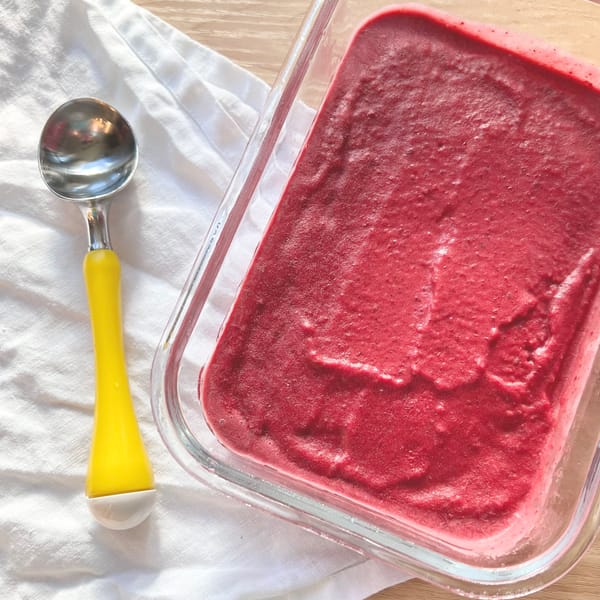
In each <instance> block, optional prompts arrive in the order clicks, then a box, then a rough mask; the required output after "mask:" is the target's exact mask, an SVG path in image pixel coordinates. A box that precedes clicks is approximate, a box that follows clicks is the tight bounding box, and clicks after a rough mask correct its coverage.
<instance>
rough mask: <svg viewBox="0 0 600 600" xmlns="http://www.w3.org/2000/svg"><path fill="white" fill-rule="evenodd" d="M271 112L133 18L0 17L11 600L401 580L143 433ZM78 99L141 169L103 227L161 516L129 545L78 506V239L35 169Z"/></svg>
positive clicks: (3, 365) (34, 2)
mask: <svg viewBox="0 0 600 600" xmlns="http://www.w3.org/2000/svg"><path fill="white" fill-rule="evenodd" d="M266 93H267V89H266V86H265V84H264V83H262V82H261V81H259V80H257V79H256V78H254V77H252V76H251V75H250V74H248V73H247V72H245V71H243V70H242V69H240V68H238V67H236V66H234V65H233V64H231V63H230V62H228V61H227V60H225V59H224V58H223V57H221V56H219V55H217V54H216V53H214V52H212V51H211V50H209V49H207V48H205V47H202V46H200V45H198V44H196V43H194V42H192V41H191V40H190V39H188V38H186V37H185V36H183V35H182V34H180V33H179V32H177V31H175V30H174V29H172V28H170V27H169V26H167V25H166V24H165V23H163V22H161V21H160V20H158V19H157V18H155V17H153V16H152V15H150V14H149V13H147V12H145V11H143V10H141V9H140V8H138V7H136V6H134V5H132V4H130V3H129V2H128V1H127V0H87V1H86V0H52V1H51V2H40V1H39V0H8V1H7V0H4V1H3V2H2V3H0V123H1V124H2V128H1V130H0V390H1V394H2V402H1V403H0V590H1V592H0V593H1V595H2V597H3V598H11V599H12V598H26V599H35V598H40V599H41V598H43V599H44V600H47V599H48V598H56V599H60V600H69V599H72V600H81V599H82V598H85V599H92V600H93V599H97V598H99V599H102V600H104V599H113V598H114V599H117V598H119V599H134V598H135V599H142V598H143V599H146V598H151V599H155V598H156V599H158V598H164V599H168V600H178V599H186V600H195V599H204V598H207V599H211V600H212V599H225V600H234V599H260V598H287V599H290V600H291V599H295V600H300V599H306V600H308V599H310V600H319V599H321V598H322V599H333V600H337V599H338V598H340V599H341V598H344V599H345V600H352V599H359V598H364V597H366V596H368V595H369V594H372V593H374V592H375V591H377V590H378V589H381V588H383V587H385V586H388V585H391V584H393V583H395V582H397V581H400V580H402V579H403V576H402V574H401V573H399V572H398V571H396V570H394V569H392V568H390V567H386V566H384V565H382V564H381V563H378V562H375V561H371V560H365V559H364V557H362V556H360V555H358V554H355V553H353V552H352V551H350V550H346V549H343V548H342V547H339V546H337V545H336V544H334V543H332V542H329V541H327V540H324V539H321V538H319V537H318V536H316V535H314V534H311V533H308V532H306V531H304V530H302V529H300V528H298V527H296V526H294V525H290V524H287V523H285V522H283V521H281V520H279V519H277V518H275V517H271V516H269V515H266V514H263V513H262V512H260V511H257V510H254V509H251V508H248V507H246V506H244V505H243V504H242V503H240V502H238V501H235V500H228V499H227V498H225V497H223V496H222V495H221V494H219V493H218V492H215V491H212V490H210V489H207V488H206V487H204V486H203V485H202V484H200V483H198V482H196V481H195V480H194V479H192V478H191V477H190V476H189V475H187V474H186V473H185V472H183V471H182V470H181V469H180V468H179V466H178V465H177V464H176V463H175V461H174V460H173V459H172V458H171V457H170V455H169V453H168V451H167V450H166V449H165V447H164V446H163V444H162V442H161V441H160V438H159V435H158V432H157V430H156V427H155V424H154V422H153V419H152V416H151V410H150V401H149V377H150V368H151V362H152V357H153V354H154V350H155V347H156V345H157V343H158V340H159V338H160V335H161V333H162V329H163V327H164V326H165V324H166V321H167V319H168V317H169V314H170V312H171V310H172V308H173V306H174V304H175V301H176V299H177V296H178V293H179V291H180V289H181V288H182V285H183V283H184V279H185V277H186V275H187V272H188V270H189V269H190V267H191V264H192V261H193V259H194V256H195V253H196V252H197V250H198V248H199V245H200V242H201V240H202V237H203V234H204V232H205V231H206V229H207V227H208V224H209V222H210V219H211V217H212V215H213V213H214V211H215V210H216V207H217V204H218V202H219V200H220V198H221V196H222V194H223V191H224V189H225V187H226V185H227V183H228V181H229V179H230V177H231V175H232V172H233V169H234V168H235V166H236V163H237V161H238V159H239V156H240V153H241V152H242V150H243V148H244V145H245V143H246V140H247V137H248V135H249V133H250V132H251V129H252V126H253V124H254V122H255V120H256V117H257V111H258V110H259V109H260V107H261V104H262V102H263V101H264V99H265V97H266ZM77 96H97V97H100V98H102V99H104V100H106V101H108V102H110V103H111V104H113V105H114V106H116V107H117V108H118V109H119V110H120V111H122V112H123V114H124V115H125V116H126V118H127V119H128V120H129V121H130V122H131V123H132V125H133V127H134V130H135V132H136V134H137V138H138V142H139V145H140V152H141V159H140V164H139V169H138V171H137V173H136V175H135V178H134V181H133V183H132V184H131V185H130V187H129V188H128V189H127V190H126V191H125V192H124V193H123V194H122V195H121V196H120V197H119V198H118V199H117V200H115V202H114V204H113V206H112V209H111V215H110V224H111V235H112V242H113V246H114V248H115V250H116V251H117V252H118V254H119V256H120V258H121V262H122V275H123V280H122V292H123V294H122V296H123V317H124V333H125V344H126V352H127V357H128V370H129V376H130V383H131V388H132V393H133V396H134V399H135V405H136V412H137V414H138V418H139V421H140V425H141V429H142V434H143V436H144V439H145V441H146V445H147V447H148V450H149V454H150V456H151V460H152V462H153V464H154V468H155V475H156V481H157V487H158V490H159V502H158V505H157V506H156V508H155V510H154V512H153V514H152V515H151V516H150V518H149V519H148V520H147V521H146V522H144V523H143V524H142V525H141V526H139V527H137V528H135V529H132V530H129V531H123V532H115V531H110V530H106V529H103V528H102V527H100V526H99V525H97V524H96V523H95V522H94V521H93V520H92V517H91V516H90V514H89V513H88V510H87V507H86V501H85V497H84V492H83V488H84V479H85V471H86V463H87V455H88V445H89V439H90V435H91V426H92V412H93V397H94V371H93V355H92V344H91V334H90V328H89V323H88V311H87V300H86V297H85V292H84V286H83V281H82V275H81V261H82V258H83V255H84V253H85V250H86V232H85V225H84V223H83V221H82V217H81V214H80V213H79V211H78V210H77V208H75V207H74V206H70V205H68V204H66V203H63V202H61V201H60V200H58V199H57V198H55V197H54V196H53V195H52V194H51V193H50V192H49V191H48V190H47V189H46V188H45V186H44V185H43V183H42V181H41V178H40V176H39V173H38V166H37V143H38V138H39V134H40V132H41V129H42V127H43V124H44V122H45V120H46V118H47V117H48V116H49V114H50V112H51V111H52V110H53V109H54V108H55V107H57V106H58V105H59V104H61V103H62V102H64V101H66V100H68V99H70V98H73V97H77Z"/></svg>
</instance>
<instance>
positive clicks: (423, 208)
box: [200, 7, 600, 538]
mask: <svg viewBox="0 0 600 600" xmlns="http://www.w3.org/2000/svg"><path fill="white" fill-rule="evenodd" d="M503 35H504V34H502V33H498V32H496V33H491V32H490V31H487V32H486V31H482V30H477V29H475V28H474V27H472V26H468V25H463V24H461V23H458V22H455V21H452V20H447V19H445V18H444V17H442V16H440V15H439V14H438V13H431V12H428V11H425V10H424V9H418V8H415V7H412V8H405V9H390V10H388V11H386V12H384V13H380V14H378V15H376V16H375V17H373V18H372V19H370V20H369V21H368V22H367V23H366V24H365V25H364V26H363V27H362V28H361V29H360V30H359V32H358V33H357V35H356V36H355V38H354V40H353V42H352V44H351V46H350V48H349V50H348V52H347V54H346V56H345V58H344V60H343V62H342V64H341V66H340V68H339V71H338V73H337V76H336V78H335V80H334V82H333V83H332V85H331V88H330V90H329V92H328V95H327V98H326V101H325V103H324V105H323V107H322V109H321V111H320V113H319V115H318V117H317V119H316V122H315V124H314V128H313V130H312V132H311V134H310V136H309V139H308V141H307V142H306V145H305V147H304V149H303V151H302V154H301V156H300V158H299V160H298V163H297V165H296V167H295V170H294V172H293V174H292V176H291V178H290V180H289V184H288V186H287V189H286V190H285V193H284V195H283V198H282V200H281V203H280V205H279V207H278V208H277V210H276V213H275V215H274V217H273V219H272V222H271V224H270V226H269V228H268V231H267V232H266V234H265V236H264V239H263V241H262V243H261V245H260V248H259V251H258V253H257V255H256V257H255V259H254V262H253V264H252V267H251V269H250V271H249V273H248V275H247V277H246V279H245V281H244V283H243V286H242V288H241V290H240V292H239V296H238V298H237V301H236V303H235V306H234V308H233V311H232V313H231V315H230V317H229V319H228V321H227V323H226V326H225V327H224V329H223V331H222V333H221V336H220V338H219V341H218V345H217V347H216V350H215V352H214V355H213V356H212V359H211V361H210V363H209V365H208V367H207V369H206V370H205V373H204V376H203V378H202V381H201V386H200V392H201V400H202V402H203V405H204V409H205V413H206V417H207V419H208V422H209V424H210V426H211V427H212V428H213V430H214V432H215V434H216V435H217V436H218V438H219V439H220V440H221V441H222V443H223V444H224V445H226V446H227V447H229V448H231V449H232V450H234V451H236V452H238V453H241V454H243V455H246V456H250V457H252V458H253V459H255V460H256V461H259V462H262V463H266V464H269V465H271V466H273V467H275V468H277V469H279V470H281V471H284V472H287V473H289V474H291V475H292V476H294V477H299V478H302V479H303V480H308V481H311V482H313V483H314V484H316V485H318V486H322V487H323V486H324V487H326V488H328V489H330V490H334V491H336V492H338V493H340V494H343V495H346V496H348V497H351V498H354V499H357V500H358V501H360V502H364V503H367V504H369V505H370V506H375V507H377V508H378V509H380V510H382V511H385V512H386V513H389V514H392V515H396V516H398V517H399V518H402V519H410V520H412V521H416V522H419V523H422V524H424V525H425V526H427V527H432V528H435V529H440V530H442V529H443V530H444V531H447V532H450V533H452V534H453V535H458V536H462V537H469V538H481V537H484V536H487V535H490V534H492V533H494V532H496V531H498V530H500V529H501V528H503V527H506V526H507V525H508V524H509V523H510V520H511V518H512V516H513V515H514V513H515V511H517V510H518V509H519V507H520V506H522V505H523V503H524V502H525V501H526V499H527V498H528V497H531V494H532V493H533V490H534V489H535V487H536V486H538V485H540V481H542V479H543V474H544V473H543V471H544V466H545V465H546V464H548V463H549V462H551V461H552V460H553V457H552V456H549V455H548V452H549V444H548V440H549V439H550V436H551V435H552V433H553V432H554V431H555V430H556V428H557V427H558V426H559V424H560V422H561V421H560V420H561V418H562V417H561V415H563V414H569V413H570V411H569V410H567V407H568V405H569V403H572V402H574V401H576V398H575V397H574V394H573V393H572V388H571V387H570V385H567V384H566V383H565V382H568V381H572V380H576V378H577V372H579V371H578V370H582V369H585V365H582V364H581V361H580V360H579V359H578V357H579V356H580V355H581V352H580V349H581V347H582V344H583V333H582V332H583V330H584V325H586V323H588V321H589V319H588V313H589V309H590V306H591V303H592V301H593V300H594V298H595V295H596V291H597V286H598V278H599V266H600V256H599V246H600V91H599V89H598V86H597V79H594V80H592V79H593V78H594V77H597V74H596V73H595V71H593V70H590V73H589V77H588V75H587V73H588V71H587V70H586V68H585V66H583V65H580V64H578V63H575V62H571V61H569V59H565V58H562V57H558V56H557V57H555V58H552V55H551V53H547V52H546V53H541V54H536V51H535V48H529V49H525V48H524V47H523V45H522V44H520V45H519V49H518V51H515V50H514V47H515V46H514V45H512V46H511V44H512V42H513V37H512V36H510V35H506V36H504V38H503V39H501V38H502V36H503ZM511 48H512V49H511ZM540 55H543V56H542V58H541V59H540V58H539V56H540Z"/></svg>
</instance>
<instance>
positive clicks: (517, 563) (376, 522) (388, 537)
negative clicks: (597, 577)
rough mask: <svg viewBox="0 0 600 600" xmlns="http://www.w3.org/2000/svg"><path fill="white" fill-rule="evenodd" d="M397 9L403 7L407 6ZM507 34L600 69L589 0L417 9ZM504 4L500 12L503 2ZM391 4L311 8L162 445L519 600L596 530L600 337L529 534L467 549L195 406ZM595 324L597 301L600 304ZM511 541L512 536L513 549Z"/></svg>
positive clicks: (199, 277) (193, 463) (160, 411)
mask: <svg viewBox="0 0 600 600" xmlns="http://www.w3.org/2000/svg"><path fill="white" fill-rule="evenodd" d="M401 4H402V3H397V4H396V5H401ZM420 4H421V5H423V6H428V7H431V8H435V9H440V10H443V11H444V12H445V13H447V14H449V15H453V16H454V17H456V18H458V19H465V20H468V21H471V22H477V23H483V24H487V25H490V26H493V27H497V28H500V29H502V28H507V29H510V30H512V31H514V32H516V33H522V34H525V35H526V36H531V37H532V38H534V39H536V40H540V41H541V42H542V43H543V44H546V45H550V46H553V47H558V48H559V49H561V50H562V51H565V52H566V53H568V54H570V55H573V56H575V57H576V58H579V59H582V60H584V61H586V62H587V63H590V64H594V65H596V66H600V44H599V43H598V42H597V36H596V31H597V29H598V25H599V24H600V6H599V5H597V4H595V3H590V2H588V1H585V0H580V1H572V0H563V1H545V2H534V1H529V2H527V1H518V2H517V1H515V2H503V3H498V2H496V1H493V0H488V1H479V2H473V1H467V0H462V1H461V0H456V1H452V0H440V1H437V2H421V3H420ZM500 4H501V9H499V8H498V7H499V5H500ZM388 5H389V3H388V2H378V1H366V0H317V1H316V2H314V4H313V5H312V6H311V7H310V9H309V11H308V13H307V16H306V18H305V20H304V22H303V24H302V26H301V29H300V31H299V33H298V36H297V38H296V40H295V42H294V44H293V46H292V48H291V51H290V53H289V55H288V58H287V60H286V63H285V65H284V66H283V68H282V70H281V73H280V75H279V77H278V78H277V80H276V82H275V84H274V86H273V89H272V91H271V94H270V96H269V98H268V100H267V102H266V105H265V107H264V110H263V112H262V115H261V117H260V119H259V122H258V124H257V126H256V129H255V131H254V134H253V136H252V137H251V139H250V141H249V144H248V147H247V150H246V152H245V154H244V156H243V158H242V160H241V162H240V164H239V167H238V169H237V171H236V173H235V175H234V178H233V180H232V182H231V185H230V187H229V189H228V191H227V193H226V195H225V197H224V200H223V202H222V204H221V206H220V208H219V210H218V212H217V214H216V216H215V218H214V221H213V223H212V226H211V228H210V230H209V232H208V235H207V236H206V238H205V240H204V243H203V245H202V247H201V248H200V251H199V253H198V256H197V259H196V261H195V264H194V266H193V269H192V271H191V273H190V276H189V278H188V280H187V282H186V284H185V287H184V289H183V292H182V294H181V296H180V299H179V302H178V304H177V306H176V308H175V310H174V312H173V314H172V316H171V319H170V322H169V323H168V325H167V327H166V330H165V333H164V336H163V338H162V340H161V343H160V345H159V347H158V349H157V352H156V356H155V360H154V365H153V370H152V405H153V411H154V416H155V420H156V423H157V426H158V428H159V431H160V433H161V436H162V437H163V440H164V442H165V444H166V445H167V447H168V448H169V450H170V451H171V453H172V454H173V456H174V457H175V458H176V459H177V460H178V462H179V463H180V464H181V465H182V466H183V467H184V468H185V469H186V470H187V471H188V472H189V473H190V474H191V475H192V476H194V477H195V478H197V479H199V480H200V481H202V482H205V483H207V484H209V485H211V486H213V487H214V488H217V489H219V490H221V491H223V492H224V493H225V494H228V495H229V496H233V497H237V498H239V499H241V500H242V501H244V502H246V503H249V504H251V505H253V506H255V507H257V508H260V509H264V510H266V511H268V512H270V513H272V514H275V515H278V516H279V517H281V518H284V519H286V520H287V521H290V522H293V523H296V524H298V525H300V526H302V527H305V528H307V529H310V530H312V531H314V532H316V533H318V534H320V535H322V536H324V537H327V538H329V539H333V540H336V541H337V542H339V543H341V544H344V545H347V546H349V547H352V548H354V549H356V550H358V551H361V552H363V553H365V554H368V555H370V556H374V557H378V558H381V559H383V560H385V561H388V562H390V563H392V564H394V565H396V566H398V567H399V568H401V569H402V570H403V571H404V572H406V573H409V574H411V575H414V576H416V577H420V578H422V579H425V580H428V581H430V582H432V583H434V584H437V585H439V586H441V587H444V588H446V589H449V590H452V591H454V592H457V593H460V594H464V595H468V596H471V597H482V598H483V597H493V598H514V597H518V596H522V595H525V594H527V593H530V592H533V591H535V590H538V589H541V588H543V587H545V586H547V585H549V584H550V583H552V582H553V581H555V580H556V579H558V578H559V577H561V576H562V575H564V574H565V573H566V572H567V571H568V570H569V569H570V568H571V567H572V566H573V565H574V564H575V563H576V561H577V560H578V559H579V558H580V557H581V555H582V554H583V553H584V551H585V550H586V549H587V548H588V547H589V545H590V544H591V543H592V541H593V538H594V535H595V533H596V532H597V530H598V528H599V526H600V448H599V440H600V390H599V388H598V383H599V381H600V379H599V377H598V375H599V371H598V369H599V366H600V365H599V360H598V355H597V354H598V353H597V350H598V346H597V339H598V336H597V335H595V336H594V338H593V339H594V343H593V344H592V345H589V347H587V348H586V349H585V354H586V356H587V357H588V364H589V369H588V374H587V378H586V381H585V382H584V385H581V386H580V393H579V397H578V398H577V401H576V402H574V403H573V407H574V408H573V411H572V415H570V419H569V420H568V431H566V432H564V440H563V441H562V442H561V448H562V449H561V452H560V456H559V457H558V460H557V461H556V462H555V464H553V466H552V473H551V474H550V475H549V476H548V478H547V479H548V481H549V484H548V487H547V489H546V490H545V493H544V494H543V496H542V497H540V498H539V499H538V500H539V503H540V504H539V507H538V508H537V510H536V517H535V519H534V522H531V523H528V524H527V525H528V529H527V533H526V535H517V534H516V533H513V534H512V535H513V537H512V538H511V537H510V535H509V536H508V538H507V536H504V539H501V540H499V541H498V540H489V539H485V538H484V539H483V540H479V541H473V542H469V541H468V540H464V539H462V540H460V539H455V538H450V537H445V536H443V535H440V534H439V532H438V533H436V532H435V531H431V530H428V529H427V528H425V527H419V526H418V525H417V524H415V523H414V522H409V521H403V520H402V519H398V518H394V517H393V516H390V515H388V514H385V513H383V512H381V511H378V510H377V509H374V508H370V507H369V506H367V505H365V504H364V503H360V502H357V501H354V500H352V499H351V498H349V497H345V496H342V495H338V494H336V493H334V492H332V491H328V490H327V489H323V488H322V487H318V486H316V485H313V484H311V483H309V482H306V481H303V480H301V479H299V478H295V477H293V476H291V475H288V474H286V473H284V472H280V471H278V470H276V469H274V468H271V467H269V466H266V465H264V464H262V463H260V462H257V461H253V460H252V459H250V458H247V457H244V456H241V455H238V454H236V453H234V452H232V451H230V450H228V449H227V448H226V447H225V446H224V445H222V444H221V442H220V441H219V440H218V439H217V438H216V436H215V435H214V434H213V432H212V430H211V428H210V427H209V425H208V424H207V421H206V419H205V415H204V414H203V410H202V404H201V402H200V401H199V397H198V389H199V383H198V382H199V378H200V376H201V374H202V372H203V369H204V368H205V366H206V364H207V362H208V361H209V360H210V357H211V355H212V352H213V350H214V348H215V345H216V341H217V339H218V338H219V335H220V332H221V330H222V327H223V326H224V324H225V322H226V319H227V316H228V314H229V312H230V310H231V308H232V306H233V304H234V301H235V299H236V294H237V292H238V289H239V287H240V285H241V284H242V282H243V280H244V277H245V275H246V273H247V271H248V268H249V266H250V264H251V262H252V259H253V256H254V253H255V251H256V249H257V247H258V245H259V243H260V242H261V239H262V236H263V234H264V232H265V230H266V228H267V226H268V224H269V222H270V218H271V216H272V214H273V211H274V209H275V208H276V206H277V203H278V201H279V199H280V198H281V195H282V194H283V191H284V189H285V186H286V183H287V181H288V178H289V177H290V175H291V173H292V171H293V168H294V165H295V161H296V159H297V157H298V155H299V153H300V151H301V149H302V148H303V144H304V142H305V140H306V139H307V136H308V133H309V131H310V128H311V125H312V123H313V119H314V117H315V115H316V114H317V112H318V109H319V107H320V106H321V103H322V102H323V100H324V98H325V95H326V92H327V90H328V87H329V85H330V83H331V81H332V78H333V76H334V74H335V72H336V68H337V67H338V65H339V63H340V61H341V59H342V57H343V55H344V53H345V51H346V49H347V47H348V45H349V43H350V41H351V39H352V36H353V34H354V32H355V31H356V29H357V27H358V26H359V25H360V24H361V23H362V22H363V21H364V20H365V19H366V18H367V17H369V16H370V15H372V14H373V13H374V12H376V11H377V10H378V9H381V8H383V7H386V6H388ZM590 315H591V316H590V321H591V322H596V317H597V316H598V315H600V305H599V303H598V302H594V303H593V305H592V308H591V309H590ZM596 334H597V332H596ZM507 540H508V541H507Z"/></svg>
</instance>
